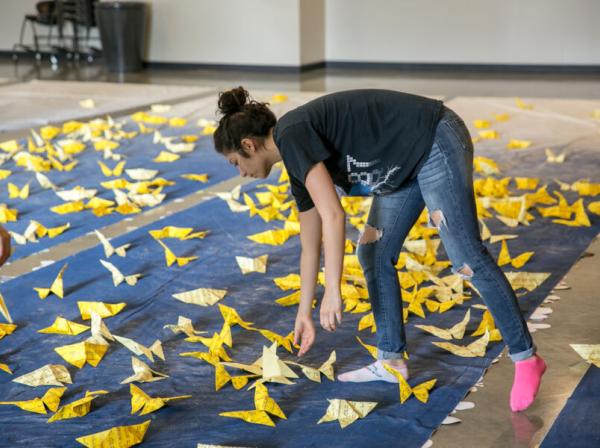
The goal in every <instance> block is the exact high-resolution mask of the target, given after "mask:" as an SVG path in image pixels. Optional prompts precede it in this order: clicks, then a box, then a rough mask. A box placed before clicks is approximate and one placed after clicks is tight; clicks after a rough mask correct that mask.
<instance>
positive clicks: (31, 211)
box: [0, 124, 237, 261]
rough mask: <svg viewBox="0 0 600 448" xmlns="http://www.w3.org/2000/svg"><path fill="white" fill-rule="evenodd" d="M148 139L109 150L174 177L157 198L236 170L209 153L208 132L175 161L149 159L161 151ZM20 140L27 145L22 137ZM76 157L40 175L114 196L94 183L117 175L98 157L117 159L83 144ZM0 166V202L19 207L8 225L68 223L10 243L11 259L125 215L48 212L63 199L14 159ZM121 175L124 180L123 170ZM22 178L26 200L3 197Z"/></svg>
mask: <svg viewBox="0 0 600 448" xmlns="http://www.w3.org/2000/svg"><path fill="white" fill-rule="evenodd" d="M125 129H126V130H133V129H137V126H133V125H131V124H128V125H127V126H126V127H125ZM161 132H162V133H163V135H164V136H168V135H186V134H197V133H198V127H197V126H191V125H188V126H185V127H181V128H176V129H175V128H166V129H161ZM152 138H153V134H152V133H150V134H141V135H138V136H136V137H135V138H133V139H130V140H122V141H121V146H120V147H119V149H117V150H115V153H118V154H123V155H124V156H125V160H127V164H126V166H125V169H131V168H147V169H155V170H159V174H158V175H157V177H163V178H165V179H167V180H172V181H175V182H176V184H175V185H173V186H167V187H165V188H164V190H163V192H164V193H166V195H167V197H166V199H165V201H164V202H163V203H167V202H169V201H172V200H173V199H176V198H181V197H183V196H186V195H188V194H190V193H193V192H195V191H198V190H201V189H203V188H206V187H208V186H210V185H214V184H216V183H219V182H222V181H224V180H226V179H229V178H231V177H233V176H235V175H236V174H237V170H235V169H234V168H233V167H232V166H231V165H229V164H228V163H227V162H226V160H225V159H224V158H223V157H222V156H221V155H219V154H217V153H216V152H215V150H214V146H213V143H212V137H211V136H204V137H200V139H199V140H198V141H197V142H196V149H195V150H194V151H193V152H191V153H182V154H180V155H181V158H180V159H179V160H177V161H175V162H171V163H155V162H153V161H152V159H154V158H155V157H156V156H157V155H158V154H159V153H160V152H161V151H162V150H165V147H164V145H162V144H153V143H152ZM21 143H22V144H24V145H25V147H27V146H26V145H27V143H26V141H22V142H21ZM76 160H78V161H79V164H78V165H77V166H76V167H75V168H74V169H73V170H72V171H69V172H59V171H55V170H52V171H51V172H49V173H44V174H45V175H46V176H47V177H48V178H49V179H50V180H51V181H52V182H53V183H54V184H56V185H57V186H58V187H59V188H60V189H65V190H68V189H71V188H73V187H75V186H77V185H79V186H82V187H85V188H94V189H98V197H102V198H104V199H111V200H114V194H113V192H112V191H111V190H107V189H105V188H103V187H102V186H101V185H100V183H101V182H104V181H109V180H112V179H117V177H105V176H104V175H103V174H102V172H101V170H100V167H99V166H98V161H99V160H101V161H103V162H104V163H105V164H106V165H107V166H108V167H109V168H113V167H114V166H115V165H116V163H117V162H114V161H112V160H109V161H106V160H103V159H102V152H97V151H95V150H94V148H93V147H90V144H89V143H88V147H87V149H86V150H85V151H84V152H83V153H81V154H79V155H78V156H77V157H76ZM1 168H2V169H8V170H11V171H13V173H12V174H11V175H10V176H9V177H8V178H6V179H4V180H0V204H1V203H5V204H7V205H8V207H9V208H16V209H17V210H18V211H19V215H18V221H17V222H9V223H7V224H5V227H6V228H7V229H8V230H11V231H14V232H17V233H20V234H22V233H23V232H24V230H25V229H26V228H27V226H28V225H29V221H30V220H35V221H38V222H40V223H41V224H43V225H44V226H46V227H57V226H61V225H63V224H66V223H67V222H69V223H71V228H70V229H69V230H67V231H66V232H64V233H63V234H62V235H59V236H58V237H56V238H54V239H50V238H48V237H44V238H42V239H40V240H39V242H38V243H28V244H27V245H24V246H20V245H17V244H16V243H14V242H13V255H12V257H11V259H12V260H13V261H14V260H16V259H19V258H22V257H25V256H28V255H31V254H33V253H36V252H39V251H41V250H43V249H46V248H49V247H51V246H54V245H56V244H60V243H63V242H66V241H69V240H71V239H74V238H76V237H78V236H81V235H84V234H86V233H89V232H91V231H92V230H94V229H99V228H101V227H104V226H107V225H109V224H113V223H115V222H118V221H120V220H122V219H125V218H127V216H126V215H121V214H119V213H113V214H111V215H107V216H103V217H100V218H99V217H96V216H95V215H94V214H93V213H92V212H91V211H90V210H85V211H83V212H79V213H71V214H66V215H59V214H56V213H53V212H51V211H50V208H51V207H54V206H55V205H59V204H62V203H63V202H64V201H63V200H62V199H61V198H59V197H58V196H57V195H56V194H55V193H54V192H53V191H52V190H44V189H42V187H41V186H40V185H39V184H38V182H37V181H36V179H35V173H34V172H31V171H24V170H23V168H21V167H16V166H15V162H14V161H12V160H11V161H8V162H7V163H5V164H4V165H2V167H1ZM187 173H197V174H200V173H206V174H208V183H200V182H197V181H192V180H188V179H184V178H181V177H180V176H181V175H182V174H187ZM121 177H123V178H127V179H129V178H128V177H127V176H126V175H125V172H123V176H121ZM129 180H130V179H129ZM28 182H29V183H30V195H29V198H28V199H27V200H21V199H9V195H8V188H7V186H8V183H13V184H15V185H17V186H18V187H23V186H24V185H25V184H27V183H28Z"/></svg>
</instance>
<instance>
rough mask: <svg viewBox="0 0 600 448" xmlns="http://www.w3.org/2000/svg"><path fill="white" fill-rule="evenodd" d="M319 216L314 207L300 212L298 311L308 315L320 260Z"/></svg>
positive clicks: (313, 295)
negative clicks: (300, 251) (300, 249)
mask: <svg viewBox="0 0 600 448" xmlns="http://www.w3.org/2000/svg"><path fill="white" fill-rule="evenodd" d="M321 226H322V224H321V217H320V216H319V212H317V209H316V208H312V209H310V210H308V211H306V212H301V213H300V242H301V244H302V254H301V256H300V277H301V285H300V305H299V307H298V313H299V314H300V313H301V314H302V315H305V316H310V315H311V310H312V301H313V299H314V297H315V286H316V284H317V275H318V274H319V266H320V261H321Z"/></svg>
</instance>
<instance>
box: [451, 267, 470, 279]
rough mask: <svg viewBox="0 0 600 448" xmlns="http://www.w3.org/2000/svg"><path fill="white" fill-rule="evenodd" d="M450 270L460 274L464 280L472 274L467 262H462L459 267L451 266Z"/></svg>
mask: <svg viewBox="0 0 600 448" xmlns="http://www.w3.org/2000/svg"><path fill="white" fill-rule="evenodd" d="M452 272H453V273H455V274H458V275H460V276H461V277H462V278H463V279H464V280H471V279H472V278H473V274H474V272H473V269H471V266H469V265H468V264H467V263H463V265H462V266H461V267H460V268H459V269H455V268H452Z"/></svg>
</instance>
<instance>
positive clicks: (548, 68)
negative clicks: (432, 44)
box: [325, 61, 600, 75]
mask: <svg viewBox="0 0 600 448" xmlns="http://www.w3.org/2000/svg"><path fill="white" fill-rule="evenodd" d="M325 68H326V69H334V70H337V69H345V70H390V71H412V72H416V71H424V72H438V71H440V72H441V71H443V72H452V71H456V72H497V73H536V74H540V73H550V74H552V73H555V74H593V75H596V74H600V65H546V64H544V65H542V64H437V63H419V62H354V61H327V62H326V63H325Z"/></svg>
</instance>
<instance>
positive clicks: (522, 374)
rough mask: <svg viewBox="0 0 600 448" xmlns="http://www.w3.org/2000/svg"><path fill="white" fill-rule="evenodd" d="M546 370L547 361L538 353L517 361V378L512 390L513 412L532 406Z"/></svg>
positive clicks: (511, 404)
mask: <svg viewBox="0 0 600 448" xmlns="http://www.w3.org/2000/svg"><path fill="white" fill-rule="evenodd" d="M545 371H546V363H545V362H544V360H543V359H542V358H540V357H539V356H537V355H535V356H532V357H531V358H529V359H526V360H524V361H517V362H516V363H515V380H514V382H513V386H512V390H511V392H510V408H511V409H512V411H513V412H519V411H524V410H525V409H527V408H528V407H529V406H531V404H532V403H533V400H535V396H536V394H537V391H538V389H539V388H540V383H541V381H542V375H543V374H544V372H545Z"/></svg>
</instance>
